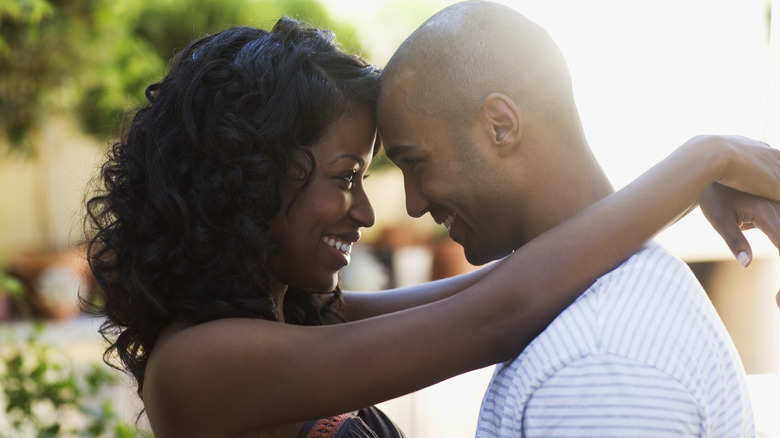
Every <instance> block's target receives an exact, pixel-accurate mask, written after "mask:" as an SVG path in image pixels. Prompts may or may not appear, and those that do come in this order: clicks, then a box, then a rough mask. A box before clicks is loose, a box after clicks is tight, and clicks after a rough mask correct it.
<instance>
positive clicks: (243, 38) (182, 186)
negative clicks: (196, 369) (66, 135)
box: [85, 18, 379, 395]
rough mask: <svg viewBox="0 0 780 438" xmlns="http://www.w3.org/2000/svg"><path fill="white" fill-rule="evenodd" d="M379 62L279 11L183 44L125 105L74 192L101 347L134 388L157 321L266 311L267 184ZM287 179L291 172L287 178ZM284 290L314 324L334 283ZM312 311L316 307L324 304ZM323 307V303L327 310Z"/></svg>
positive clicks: (278, 181)
mask: <svg viewBox="0 0 780 438" xmlns="http://www.w3.org/2000/svg"><path fill="white" fill-rule="evenodd" d="M378 90H379V72H378V70H377V69H375V68H374V67H373V66H371V65H369V64H367V63H366V62H365V61H363V60H362V59H361V58H359V57H357V56H354V55H349V54H346V53H344V52H342V51H341V50H340V48H339V46H338V45H337V44H336V42H335V40H334V36H333V34H332V33H331V32H329V31H325V30H320V29H314V28H310V27H306V26H303V25H302V24H301V23H299V22H298V21H296V20H293V19H290V18H282V19H280V20H279V21H278V22H277V23H276V25H275V26H274V28H273V29H272V30H271V31H270V32H268V31H265V30H262V29H256V28H251V27H235V28H231V29H229V30H225V31H222V32H219V33H216V34H214V35H209V36H206V37H204V38H201V39H198V40H196V41H194V42H193V43H191V44H190V45H189V46H188V47H187V48H186V49H184V50H183V51H182V52H181V53H179V54H178V55H177V56H176V57H174V59H173V60H172V61H171V67H170V71H169V73H168V74H167V75H166V76H165V77H164V78H163V79H162V81H161V82H159V83H155V84H153V85H151V86H149V87H148V88H147V90H146V97H147V99H148V103H147V104H146V105H145V106H144V107H142V108H141V109H139V110H137V111H136V112H135V113H134V114H131V115H130V116H128V121H129V126H125V128H124V129H123V130H122V133H121V135H120V136H119V140H118V141H116V142H115V143H114V144H113V146H112V147H111V148H110V150H109V152H108V154H107V160H106V162H105V163H104V164H103V166H102V168H101V172H100V175H99V177H98V178H97V183H98V188H97V191H96V193H94V196H93V197H91V198H90V199H89V200H88V201H87V217H86V220H85V221H86V228H87V233H88V236H89V237H88V239H89V244H88V261H89V265H90V268H91V270H92V273H93V275H94V277H95V279H96V280H97V282H98V284H99V285H100V289H101V290H102V293H103V295H104V300H102V301H101V302H100V303H99V304H97V305H92V307H91V308H90V310H91V311H92V312H93V313H95V314H98V315H101V316H105V317H106V319H105V322H104V323H103V325H102V326H101V329H100V332H101V334H102V335H103V336H104V337H105V338H106V340H107V341H108V342H109V347H108V348H107V349H106V351H105V354H104V359H105V360H106V362H107V363H109V364H111V363H112V362H113V356H114V355H116V356H118V359H119V361H120V362H121V366H122V367H124V369H125V370H126V371H128V372H129V373H130V374H131V375H132V376H133V377H134V378H135V379H136V382H137V384H138V394H139V395H142V388H143V380H144V370H145V367H146V362H147V360H148V357H149V353H150V352H151V350H152V348H153V347H154V344H155V341H156V340H157V337H158V335H159V334H160V332H161V331H162V330H163V329H164V328H165V327H166V326H168V325H169V324H171V323H172V322H173V321H175V320H184V321H187V322H189V323H193V324H197V323H202V322H206V321H211V320H215V319H220V318H228V317H251V318H262V319H267V320H279V319H280V318H279V315H277V314H276V311H275V306H274V304H273V302H272V301H271V298H270V297H269V293H268V291H269V285H270V280H271V279H270V275H271V272H273V257H274V255H275V254H277V251H278V242H277V241H276V239H275V237H274V235H273V234H272V233H271V231H270V230H269V225H270V224H271V221H272V220H273V218H274V217H275V216H276V215H277V213H278V212H279V210H280V208H281V199H280V187H281V186H282V185H283V184H286V183H289V180H290V178H291V176H290V175H304V178H303V180H301V181H299V182H302V184H300V186H301V187H302V189H301V190H305V187H306V183H307V182H308V181H309V179H310V176H311V173H312V172H313V171H314V166H315V163H314V160H313V157H312V155H311V154H310V152H309V151H308V146H310V145H312V144H314V143H316V142H317V141H318V140H319V139H320V138H321V137H322V136H323V134H324V133H325V131H326V129H327V128H328V127H329V126H330V125H331V124H332V123H333V122H335V121H336V120H338V119H339V118H340V117H342V116H344V115H345V114H347V113H348V112H349V111H373V109H374V105H375V103H376V98H377V95H378ZM296 178H298V177H296ZM321 302H322V299H321V296H319V295H315V294H313V293H307V292H305V291H300V290H289V291H288V293H287V296H286V298H285V304H284V308H285V310H284V313H285V315H284V316H285V320H286V322H292V323H297V324H323V323H326V319H328V318H327V315H326V314H327V313H328V312H329V311H330V313H332V314H336V313H338V312H337V309H336V306H335V305H334V304H337V303H339V302H340V292H339V291H338V290H336V291H334V292H332V293H331V296H330V297H329V300H328V301H327V303H328V304H327V305H326V306H320V305H319V303H321ZM323 307H324V308H323ZM323 315H325V316H323ZM331 316H332V315H331Z"/></svg>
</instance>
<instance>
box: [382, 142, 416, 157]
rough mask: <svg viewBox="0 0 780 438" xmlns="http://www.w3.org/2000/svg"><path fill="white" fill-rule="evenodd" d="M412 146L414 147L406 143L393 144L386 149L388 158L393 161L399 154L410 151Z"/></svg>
mask: <svg viewBox="0 0 780 438" xmlns="http://www.w3.org/2000/svg"><path fill="white" fill-rule="evenodd" d="M411 148H412V147H411V146H406V145H393V146H390V147H389V148H387V149H385V154H386V155H387V158H389V159H390V160H391V161H392V160H395V159H396V158H398V156H400V155H403V154H405V153H406V152H408V151H409V149H411Z"/></svg>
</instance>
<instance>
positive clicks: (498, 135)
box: [481, 93, 523, 157]
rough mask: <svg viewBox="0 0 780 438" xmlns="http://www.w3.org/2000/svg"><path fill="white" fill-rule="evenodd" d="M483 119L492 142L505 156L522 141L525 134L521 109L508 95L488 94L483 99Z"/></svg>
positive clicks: (501, 154)
mask: <svg viewBox="0 0 780 438" xmlns="http://www.w3.org/2000/svg"><path fill="white" fill-rule="evenodd" d="M481 116H482V118H483V121H484V122H485V123H486V126H487V127H488V129H489V130H490V139H491V142H492V143H493V144H494V145H495V146H496V147H497V149H496V150H497V152H498V153H499V155H500V156H502V157H504V156H506V155H508V154H510V153H511V152H512V151H513V150H514V149H515V147H516V146H517V145H518V144H519V143H520V139H521V137H522V134H523V123H522V117H521V116H520V109H519V108H518V107H517V105H516V104H515V102H514V101H513V100H512V99H511V98H510V97H509V96H507V95H505V94H501V93H491V94H488V95H487V96H486V97H485V99H484V100H483V101H482V114H481Z"/></svg>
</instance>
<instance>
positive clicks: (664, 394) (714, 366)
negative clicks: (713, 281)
mask: <svg viewBox="0 0 780 438" xmlns="http://www.w3.org/2000/svg"><path fill="white" fill-rule="evenodd" d="M755 435H756V431H755V425H754V422H753V413H752V409H751V407H750V400H749V397H748V392H747V386H746V379H745V370H744V368H743V366H742V362H741V361H740V359H739V356H738V354H737V351H736V349H735V347H734V344H733V342H732V341H731V339H730V338H729V335H728V333H727V332H726V329H725V327H724V326H723V323H722V322H721V320H720V318H719V317H718V315H717V313H716V311H715V308H714V307H713V306H712V304H711V302H710V300H709V298H708V297H707V295H706V293H705V292H704V290H703V289H702V288H701V286H700V285H699V283H698V282H697V281H696V278H695V277H694V276H693V274H692V273H691V272H690V270H689V269H688V267H687V266H686V265H685V264H684V263H683V262H682V261H680V260H679V259H677V258H676V257H673V256H672V255H670V254H668V253H667V252H666V251H664V250H663V249H662V248H660V247H659V246H658V245H657V244H650V245H648V246H647V247H645V248H644V249H642V250H641V251H639V252H637V253H636V254H635V255H634V256H633V257H631V258H630V259H629V260H628V261H626V262H625V263H623V264H622V265H621V266H620V267H618V268H617V269H615V270H613V271H612V272H610V273H609V274H607V275H605V276H603V277H601V278H600V279H599V280H598V281H596V282H595V283H594V284H593V285H592V286H591V287H590V288H589V289H588V290H587V291H586V292H585V293H584V294H583V295H582V296H581V297H580V298H578V299H577V301H575V302H574V303H573V304H572V305H571V306H569V308H568V309H566V310H565V311H564V312H563V313H561V314H560V315H559V316H558V318H556V319H555V321H553V323H552V324H550V326H549V327H548V328H547V329H546V330H545V331H544V332H543V333H542V334H541V335H539V336H538V337H537V338H536V339H535V340H534V341H533V342H532V343H531V344H530V345H529V346H528V347H527V348H526V349H525V351H523V352H522V353H521V354H520V355H519V356H518V357H517V358H516V359H514V360H512V361H509V362H506V363H504V364H499V365H498V366H497V367H496V372H495V374H494V376H493V379H492V381H491V382H490V385H489V386H488V390H487V393H486V394H485V398H484V399H483V401H482V409H481V411H480V416H479V422H478V425H477V437H479V438H482V437H586V436H587V437H595V436H598V437H640V436H641V437H679V436H686V437H688V436H701V437H753V436H755Z"/></svg>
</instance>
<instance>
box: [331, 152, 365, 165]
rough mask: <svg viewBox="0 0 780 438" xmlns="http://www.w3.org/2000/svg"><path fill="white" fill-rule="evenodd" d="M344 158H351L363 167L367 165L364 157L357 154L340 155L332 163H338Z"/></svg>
mask: <svg viewBox="0 0 780 438" xmlns="http://www.w3.org/2000/svg"><path fill="white" fill-rule="evenodd" d="M344 158H349V159H352V160H354V161H355V162H357V163H358V164H359V165H360V167H363V166H365V165H366V162H365V160H363V159H362V158H360V157H358V156H357V155H352V154H344V155H339V156H338V157H336V158H335V159H334V160H333V161H331V162H330V164H336V163H337V162H339V161H341V160H343V159H344Z"/></svg>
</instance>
